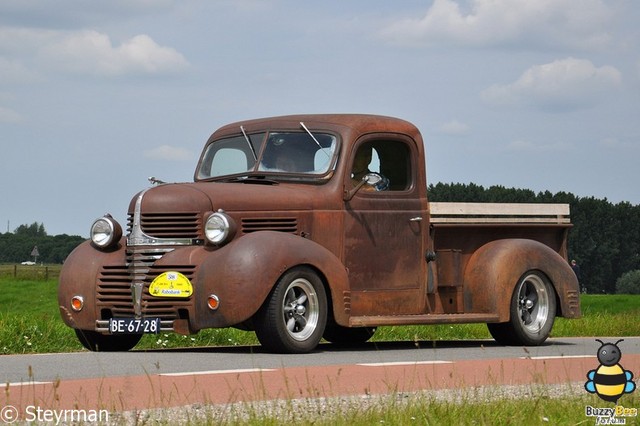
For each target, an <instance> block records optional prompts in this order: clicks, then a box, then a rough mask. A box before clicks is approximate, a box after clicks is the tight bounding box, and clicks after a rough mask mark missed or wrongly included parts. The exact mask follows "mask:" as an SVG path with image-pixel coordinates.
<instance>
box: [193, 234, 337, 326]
mask: <svg viewBox="0 0 640 426" xmlns="http://www.w3.org/2000/svg"><path fill="white" fill-rule="evenodd" d="M201 260H202V262H201V263H200V266H199V268H198V271H197V274H196V277H195V279H196V281H197V282H200V283H202V284H203V287H204V288H206V289H207V291H210V292H211V293H214V294H216V295H217V296H218V297H219V299H220V308H219V309H218V311H216V312H214V313H212V312H211V311H210V310H209V309H208V308H207V306H206V296H205V297H199V298H198V299H197V300H196V311H197V312H198V313H199V314H198V315H197V318H196V321H195V323H194V324H192V327H193V328H194V329H195V330H198V329H202V328H209V327H227V326H231V325H236V324H240V323H242V322H244V321H246V320H248V319H249V318H251V317H252V316H253V315H254V314H255V313H256V311H257V310H258V309H259V308H260V306H262V304H263V303H264V300H265V299H266V298H267V296H268V294H269V292H270V291H271V289H272V288H273V286H274V285H275V284H276V282H277V281H278V279H279V278H280V276H282V274H284V273H285V272H286V271H287V270H288V269H290V268H292V267H294V266H298V265H309V266H311V267H313V268H314V269H316V270H317V271H318V272H319V274H320V276H321V278H322V279H323V280H325V282H326V283H327V284H328V287H329V288H328V290H329V291H330V294H331V300H332V301H333V309H334V314H335V316H336V321H338V323H340V324H348V314H347V313H346V312H345V308H344V304H343V293H344V292H345V291H346V290H348V288H349V282H348V276H347V272H346V269H345V267H344V265H343V264H342V262H341V261H340V260H339V259H338V258H337V257H336V256H335V255H334V254H333V253H331V252H330V251H329V250H327V249H326V248H324V247H323V246H321V245H319V244H317V243H315V242H314V241H311V240H307V239H305V238H302V237H299V236H296V235H293V234H286V233H283V232H275V231H261V232H255V233H251V234H248V235H245V236H243V237H241V238H238V239H237V240H235V241H233V242H232V243H230V244H229V245H227V246H224V247H222V248H220V249H218V250H215V251H213V252H211V253H210V255H208V256H204V257H203V258H202V259H201ZM205 313H206V314H205Z"/></svg>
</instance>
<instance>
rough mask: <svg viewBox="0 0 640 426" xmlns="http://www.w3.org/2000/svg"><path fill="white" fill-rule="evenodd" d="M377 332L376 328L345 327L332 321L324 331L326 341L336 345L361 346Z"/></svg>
mask: <svg viewBox="0 0 640 426" xmlns="http://www.w3.org/2000/svg"><path fill="white" fill-rule="evenodd" d="M375 332H376V327H343V326H341V325H338V324H336V323H335V321H333V320H330V321H329V322H327V326H326V328H325V330H324V335H323V336H322V337H324V339H325V340H326V341H328V342H331V343H333V344H334V345H341V346H347V345H349V346H350V345H359V344H361V343H364V342H366V341H367V340H369V339H370V338H371V337H373V335H374V334H375Z"/></svg>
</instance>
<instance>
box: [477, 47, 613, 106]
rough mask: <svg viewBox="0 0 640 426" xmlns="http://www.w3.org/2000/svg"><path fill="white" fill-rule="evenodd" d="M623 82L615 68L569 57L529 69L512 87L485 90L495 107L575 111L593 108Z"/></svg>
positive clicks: (484, 93)
mask: <svg viewBox="0 0 640 426" xmlns="http://www.w3.org/2000/svg"><path fill="white" fill-rule="evenodd" d="M621 81H622V77H621V74H620V71H618V70H617V69H616V68H614V67H611V66H603V67H599V68H598V67H596V66H595V65H593V63H592V62H591V61H588V60H585V59H575V58H567V59H562V60H557V61H554V62H551V63H548V64H544V65H536V66H533V67H531V68H529V69H528V70H526V71H525V72H524V73H523V74H522V75H521V76H520V78H518V79H517V80H516V81H515V82H513V83H510V84H496V85H493V86H491V87H489V88H488V89H485V90H484V91H482V93H481V96H482V98H483V100H485V101H486V102H488V103H490V104H494V105H532V106H536V107H539V108H542V109H552V110H571V109H579V108H584V107H589V106H592V105H594V104H596V103H598V101H599V100H601V99H602V98H603V97H605V96H606V95H607V94H608V93H609V92H611V91H613V90H615V89H617V88H618V87H619V86H620V84H621Z"/></svg>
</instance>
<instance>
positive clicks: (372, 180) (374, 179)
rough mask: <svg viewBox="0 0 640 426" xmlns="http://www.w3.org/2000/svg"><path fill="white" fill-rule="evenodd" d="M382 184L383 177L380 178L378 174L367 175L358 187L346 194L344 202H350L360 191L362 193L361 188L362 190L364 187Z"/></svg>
mask: <svg viewBox="0 0 640 426" xmlns="http://www.w3.org/2000/svg"><path fill="white" fill-rule="evenodd" d="M380 182H382V176H380V175H379V174H378V173H367V174H366V175H364V176H363V177H362V179H361V180H360V182H358V184H357V185H356V186H354V187H353V188H352V189H351V190H349V191H345V192H344V197H343V199H344V201H349V200H351V199H352V198H353V196H354V195H356V193H357V192H358V191H360V188H362V187H363V186H365V185H369V186H376V185H377V184H379V183H380Z"/></svg>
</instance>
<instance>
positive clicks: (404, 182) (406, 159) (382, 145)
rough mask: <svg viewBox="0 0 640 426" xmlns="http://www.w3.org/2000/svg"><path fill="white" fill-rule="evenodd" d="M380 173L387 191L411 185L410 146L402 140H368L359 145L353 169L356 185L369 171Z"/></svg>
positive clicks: (353, 182)
mask: <svg viewBox="0 0 640 426" xmlns="http://www.w3.org/2000/svg"><path fill="white" fill-rule="evenodd" d="M372 172H373V173H377V174H380V175H381V176H382V177H383V179H384V180H385V181H388V185H387V186H386V187H385V190H387V191H404V190H407V189H409V188H410V187H411V176H412V174H411V161H410V153H409V147H408V146H407V144H406V143H404V142H402V141H394V140H379V141H378V140H377V141H368V142H365V143H363V144H362V145H360V146H359V147H358V150H357V151H356V155H355V157H354V162H353V167H352V169H351V179H352V184H353V185H354V186H355V185H357V184H358V182H360V180H361V179H362V177H363V176H364V175H365V174H367V173H372Z"/></svg>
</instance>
